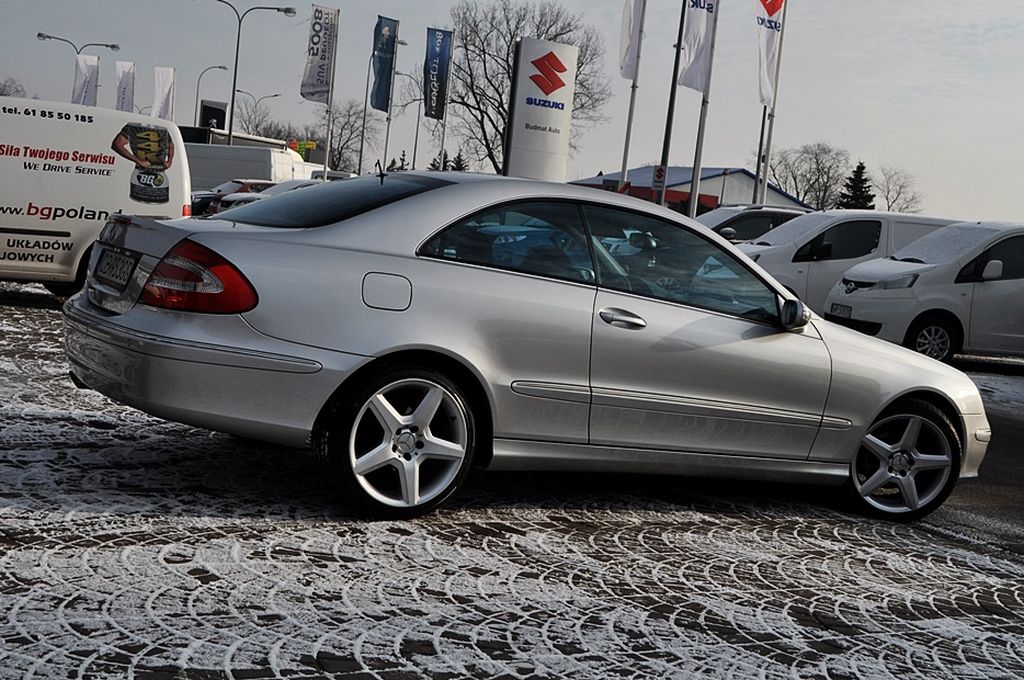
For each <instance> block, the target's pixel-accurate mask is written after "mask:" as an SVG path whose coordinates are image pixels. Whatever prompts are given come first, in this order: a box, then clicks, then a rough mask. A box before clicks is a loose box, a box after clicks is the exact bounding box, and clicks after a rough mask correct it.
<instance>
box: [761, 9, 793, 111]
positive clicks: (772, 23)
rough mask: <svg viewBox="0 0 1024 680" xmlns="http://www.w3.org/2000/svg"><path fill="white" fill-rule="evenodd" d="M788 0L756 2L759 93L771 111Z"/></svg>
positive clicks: (762, 101) (773, 103) (773, 102)
mask: <svg viewBox="0 0 1024 680" xmlns="http://www.w3.org/2000/svg"><path fill="white" fill-rule="evenodd" d="M785 3H786V0H754V20H755V21H756V22H757V56H758V66H759V67H760V69H759V73H760V79H759V80H758V93H759V94H760V95H761V103H762V104H763V105H764V106H767V107H768V108H769V109H770V108H772V107H773V106H774V105H775V75H776V73H778V70H779V49H780V47H781V44H782V17H783V11H782V10H783V7H784V5H785Z"/></svg>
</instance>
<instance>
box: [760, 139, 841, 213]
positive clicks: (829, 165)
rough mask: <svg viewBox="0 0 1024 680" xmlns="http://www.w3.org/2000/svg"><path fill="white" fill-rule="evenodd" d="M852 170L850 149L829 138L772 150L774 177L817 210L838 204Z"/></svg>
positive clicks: (783, 187)
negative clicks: (841, 146) (823, 140)
mask: <svg viewBox="0 0 1024 680" xmlns="http://www.w3.org/2000/svg"><path fill="white" fill-rule="evenodd" d="M849 172H850V154H849V152H847V151H846V150H845V149H839V148H837V147H834V146H830V145H829V144H826V143H825V142H816V143H814V144H805V145H803V146H801V147H797V148H793V149H779V150H778V151H776V152H774V153H773V154H772V161H771V175H772V181H773V182H775V184H776V185H778V186H779V188H780V189H782V190H783V191H785V192H786V193H789V194H792V195H793V196H795V197H796V198H798V199H800V200H801V201H803V202H804V203H807V204H808V205H810V206H812V207H813V208H814V209H815V210H828V209H829V208H834V207H835V205H836V202H837V201H838V200H839V194H840V193H841V192H842V190H843V183H844V181H845V180H846V176H847V175H848V174H849Z"/></svg>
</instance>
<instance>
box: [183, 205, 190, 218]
mask: <svg viewBox="0 0 1024 680" xmlns="http://www.w3.org/2000/svg"><path fill="white" fill-rule="evenodd" d="M181 216H182V217H192V206H191V205H189V204H188V203H186V204H185V205H183V206H181Z"/></svg>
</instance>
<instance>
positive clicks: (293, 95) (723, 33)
mask: <svg viewBox="0 0 1024 680" xmlns="http://www.w3.org/2000/svg"><path fill="white" fill-rule="evenodd" d="M755 1H756V0H720V2H721V3H722V5H721V9H722V15H721V18H720V25H719V35H718V52H717V55H716V62H715V70H714V76H713V84H712V93H711V109H710V118H709V125H708V133H707V135H708V136H707V141H706V144H705V153H704V164H705V165H706V166H714V165H725V166H747V167H749V166H750V164H751V161H752V158H753V156H754V153H755V151H756V147H757V135H758V130H759V125H760V114H761V108H760V103H759V101H758V98H757V51H756V33H755V29H754V27H753V23H752V21H753V20H752V16H753V5H754V2H755ZM790 2H791V7H790V9H789V26H788V28H787V32H786V42H785V51H784V54H783V70H782V81H781V86H780V93H779V118H778V123H777V126H776V137H775V139H776V148H779V147H788V146H798V145H801V144H805V143H809V142H817V141H824V142H827V143H829V144H832V145H835V146H839V147H842V148H845V149H847V150H848V151H849V152H850V154H851V156H852V158H853V159H854V160H857V159H861V160H863V161H864V162H865V163H866V164H867V166H868V169H869V171H870V170H872V169H876V168H878V166H880V165H896V166H899V167H902V168H904V169H906V170H907V171H908V172H910V173H911V174H912V175H913V176H914V177H916V178H917V182H918V189H919V190H920V192H921V194H922V195H923V198H924V212H926V213H930V214H936V215H943V216H950V217H960V218H964V219H1002V220H1018V219H1020V217H1019V215H1020V213H1021V210H1020V208H1019V207H1018V203H1017V198H1018V193H1019V192H1020V187H1019V184H1020V179H1021V173H1020V170H1019V167H1020V165H1021V160H1022V158H1021V152H1022V144H1021V141H1020V139H1021V134H1020V132H1021V127H1022V124H1024V115H1022V111H1024V40H1022V39H1021V36H1024V3H1022V2H1021V0H982V1H974V2H958V3H955V2H935V0H898V1H894V0H790ZM235 4H236V6H238V7H239V8H240V9H241V10H244V9H246V8H248V7H252V6H255V5H260V4H263V5H269V4H277V3H276V2H273V0H262V1H261V2H257V1H254V0H235ZM281 4H288V2H287V0H286V2H284V3H281ZM322 4H325V5H328V6H334V7H340V8H341V11H342V17H341V22H342V28H341V43H340V47H339V59H340V64H341V65H340V68H339V71H338V80H337V85H336V89H337V98H338V99H342V98H356V99H362V97H363V88H364V84H365V77H366V60H367V57H368V55H369V52H370V43H371V34H372V30H373V25H374V22H375V20H376V15H377V14H378V13H380V14H385V15H388V16H392V17H395V18H397V19H399V20H400V21H401V27H400V36H401V37H402V38H403V39H404V40H407V41H408V42H409V46H408V47H404V48H401V49H400V51H399V56H398V59H399V63H398V67H399V70H402V71H409V72H412V71H413V70H414V69H416V68H418V67H419V66H420V64H422V61H423V51H424V40H425V31H426V28H427V26H438V27H443V26H446V25H447V24H448V22H449V19H448V9H449V7H450V6H451V4H452V3H451V2H450V0H377V1H375V2H368V1H366V0H360V1H358V2H357V1H355V0H322ZM563 4H565V5H566V6H568V7H569V8H571V9H573V10H574V11H577V12H580V13H582V14H584V16H585V18H586V20H587V21H589V22H591V23H592V24H593V25H594V26H595V27H596V28H597V29H598V30H599V31H600V32H601V33H602V34H604V35H605V36H606V37H607V50H608V53H607V56H606V70H607V72H608V75H609V77H610V79H611V82H612V88H613V91H614V95H615V96H614V97H613V98H612V99H611V100H610V101H609V102H608V105H607V107H606V109H605V111H604V113H605V114H606V115H607V117H608V121H607V123H605V124H603V125H601V126H599V127H594V128H592V129H589V130H588V131H587V132H586V133H585V135H584V136H583V138H582V140H581V142H582V143H581V148H580V151H579V152H578V153H577V154H576V156H575V157H574V158H573V159H572V161H571V162H570V165H569V172H568V176H569V178H570V179H574V178H579V177H586V176H590V175H594V174H596V173H597V172H598V171H599V170H604V171H605V172H609V171H613V170H617V169H618V167H619V165H620V163H621V154H622V139H623V135H624V133H625V120H626V108H627V104H628V93H629V83H628V81H625V80H623V79H622V78H620V77H619V75H618V66H617V55H618V39H619V38H618V36H619V21H620V15H621V9H622V2H621V0H563ZM295 6H296V8H297V10H298V15H297V16H295V17H294V18H287V17H285V16H284V15H283V14H278V13H275V12H264V11H257V12H253V13H251V14H250V15H249V16H248V17H247V18H246V19H245V23H244V26H243V31H242V43H241V61H240V66H239V75H238V86H239V87H240V88H242V89H245V90H248V91H250V92H252V93H254V94H255V95H256V96H262V95H265V94H272V93H276V92H280V93H281V97H279V98H277V99H274V100H273V101H272V102H271V104H272V112H273V116H274V117H276V118H288V119H292V120H294V121H296V122H298V123H300V124H301V123H305V122H312V120H313V119H314V117H315V116H316V113H317V110H318V109H319V108H321V105H317V104H313V103H310V102H303V100H302V99H301V98H300V97H299V95H298V86H299V80H300V78H301V73H302V69H303V66H304V63H305V56H304V53H305V42H306V35H307V32H308V25H309V14H310V5H309V4H296V5H295ZM0 7H2V12H3V13H2V16H3V21H0V52H2V55H3V58H2V59H0V79H2V78H4V77H7V76H8V75H10V76H14V77H16V78H18V79H19V80H21V81H22V82H23V83H24V85H25V87H26V88H27V89H28V91H29V94H30V95H38V96H39V97H41V98H43V99H48V100H56V101H67V100H68V98H69V96H70V92H71V85H72V80H73V72H74V64H73V53H72V50H71V48H70V47H69V46H67V45H65V44H62V43H57V42H55V41H45V42H42V41H39V40H37V39H36V33H37V32H39V31H43V32H46V33H51V34H54V35H60V36H63V37H66V38H68V39H70V40H72V41H74V42H76V43H78V44H82V43H86V42H117V43H120V45H121V51H120V52H118V53H117V54H114V53H112V52H110V51H108V50H102V49H96V48H90V49H89V50H88V52H89V53H92V54H98V55H100V67H101V76H100V83H101V88H100V94H99V104H100V105H101V106H112V105H113V97H114V87H113V85H114V62H115V61H116V60H118V59H123V60H129V61H135V62H136V67H137V69H138V74H137V76H136V104H138V105H139V106H145V105H149V104H150V103H151V101H152V91H153V76H152V69H153V67H154V66H174V67H176V68H177V73H178V84H177V98H176V122H178V123H180V124H190V123H191V121H192V115H193V106H194V103H195V87H196V76H197V75H198V74H199V72H200V71H201V70H202V69H203V68H204V67H206V66H210V65H214V64H227V65H228V66H230V65H231V63H232V59H233V57H234V39H235V30H236V26H237V22H236V20H235V16H234V14H233V13H232V12H231V10H230V9H229V8H227V7H225V6H223V5H221V4H219V3H218V2H216V1H215V0H0ZM679 8H680V2H679V0H649V7H648V17H647V30H646V34H645V44H644V54H643V63H642V65H641V73H640V97H639V99H638V106H637V118H636V124H635V129H634V142H633V150H632V152H631V163H630V165H631V166H636V165H641V164H645V163H651V162H654V161H656V160H657V159H658V158H659V156H660V151H661V140H662V136H663V134H664V127H665V109H666V106H667V101H668V91H669V81H670V80H671V69H672V56H673V50H672V43H673V42H674V40H675V35H676V30H677V26H678V17H679ZM202 86H203V91H202V95H201V96H202V97H203V98H207V99H227V98H228V96H229V90H230V86H231V74H230V72H227V71H210V72H209V73H207V74H206V76H205V77H204V78H203V83H202ZM699 107H700V99H699V95H698V94H697V93H696V92H693V91H691V90H686V89H682V90H680V96H679V98H678V105H677V111H676V118H675V127H674V133H673V146H672V154H671V163H672V164H674V165H690V164H691V163H692V160H693V147H694V139H695V137H696V124H697V117H698V113H699ZM414 116H415V109H410V110H409V112H408V113H407V114H406V115H405V116H403V117H402V118H399V119H396V121H395V123H394V125H393V128H392V143H391V149H392V152H393V153H392V155H397V153H398V152H399V151H400V150H401V149H402V148H405V149H407V150H408V155H409V157H410V158H411V156H412V143H413V132H414ZM0 136H2V130H0ZM420 143H421V148H420V152H419V158H420V165H423V164H424V160H423V159H424V158H427V157H429V155H431V154H436V152H437V149H436V145H435V143H434V142H433V141H432V140H430V139H429V137H428V136H427V135H425V134H423V135H421V140H420ZM449 149H450V150H451V149H453V145H452V144H449ZM481 167H482V166H481Z"/></svg>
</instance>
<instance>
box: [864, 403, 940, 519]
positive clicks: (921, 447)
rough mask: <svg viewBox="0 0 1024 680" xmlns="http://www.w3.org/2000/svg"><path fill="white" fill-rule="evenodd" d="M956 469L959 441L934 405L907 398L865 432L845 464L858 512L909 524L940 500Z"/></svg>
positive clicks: (938, 503)
mask: <svg viewBox="0 0 1024 680" xmlns="http://www.w3.org/2000/svg"><path fill="white" fill-rule="evenodd" d="M959 470H960V438H959V437H958V436H957V433H956V430H955V429H954V428H953V425H952V423H950V422H949V419H948V418H947V417H946V416H945V414H943V413H942V411H940V410H939V409H938V408H936V407H935V406H933V405H931V404H929V403H927V402H924V401H919V400H916V399H908V400H906V401H904V402H902V403H900V404H897V405H896V406H895V407H894V408H891V409H889V410H888V411H886V412H885V413H883V414H882V415H881V416H879V418H878V420H876V421H875V423H874V424H873V425H872V426H871V427H870V428H868V431H867V433H866V434H865V435H864V436H863V437H862V438H861V442H860V447H859V448H858V451H857V455H856V456H855V457H854V460H853V462H852V463H851V470H850V473H851V474H850V483H851V487H852V490H853V496H854V498H855V499H856V501H857V503H858V504H859V505H860V507H861V508H862V509H863V510H865V511H867V512H868V513H870V514H873V515H875V516H881V517H886V518H889V519H894V520H903V521H909V520H913V519H917V518H919V517H923V516H925V515H927V514H928V513H930V512H932V511H933V510H935V509H936V508H938V507H939V506H940V505H942V503H943V501H945V500H946V497H947V496H949V494H950V492H952V490H953V486H954V485H955V484H956V480H957V477H958V473H959Z"/></svg>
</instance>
